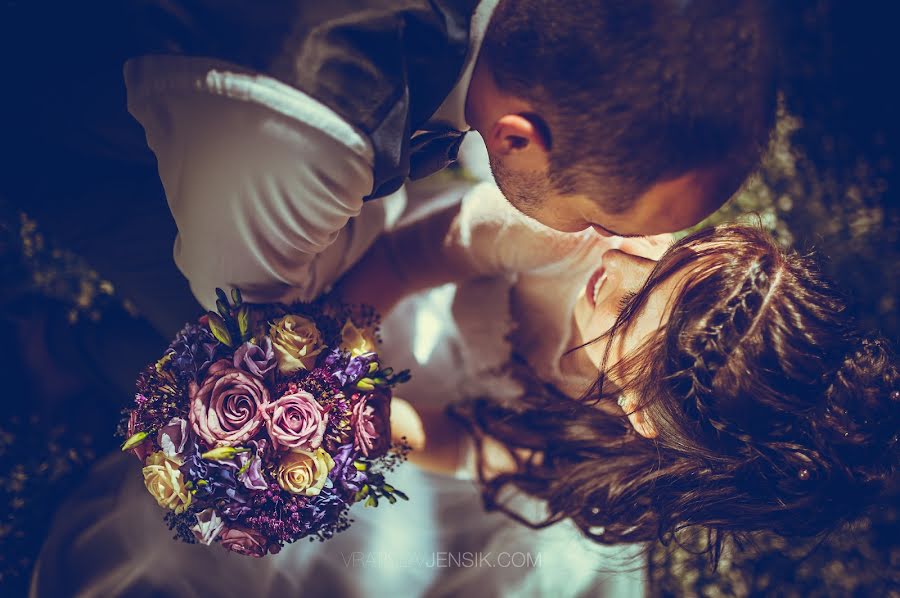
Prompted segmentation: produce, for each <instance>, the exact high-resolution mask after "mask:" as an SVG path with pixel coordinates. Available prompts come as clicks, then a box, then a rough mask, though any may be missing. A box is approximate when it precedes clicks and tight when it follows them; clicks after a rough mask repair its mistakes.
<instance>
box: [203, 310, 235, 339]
mask: <svg viewBox="0 0 900 598" xmlns="http://www.w3.org/2000/svg"><path fill="white" fill-rule="evenodd" d="M206 315H207V316H209V331H210V332H212V334H213V336H214V337H216V340H218V341H219V342H220V343H222V344H223V345H225V346H228V347H230V346H231V345H232V340H231V333H230V332H228V326H226V325H225V320H223V319H222V317H221V316H220V315H219V314H217V313H216V312H214V311H211V312H208V313H207V314H206Z"/></svg>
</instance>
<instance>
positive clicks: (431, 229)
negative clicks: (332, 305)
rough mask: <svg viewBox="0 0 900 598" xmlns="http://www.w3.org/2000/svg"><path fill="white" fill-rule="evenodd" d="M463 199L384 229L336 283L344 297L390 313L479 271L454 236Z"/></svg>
mask: <svg viewBox="0 0 900 598" xmlns="http://www.w3.org/2000/svg"><path fill="white" fill-rule="evenodd" d="M459 211H460V206H459V204H455V205H452V206H450V207H448V208H445V209H443V210H440V211H438V212H436V213H434V214H431V215H429V216H427V217H426V218H423V219H422V220H418V221H416V222H413V223H412V224H410V225H407V226H405V227H402V228H400V229H397V230H396V231H393V232H391V233H388V234H385V235H382V236H381V237H380V238H379V239H378V240H377V241H376V242H375V244H374V245H372V247H371V248H370V249H369V251H368V252H367V253H366V254H365V255H364V256H363V258H362V259H361V260H360V261H359V262H357V263H356V265H355V266H353V268H351V269H350V271H349V272H347V274H346V275H345V276H344V277H343V279H342V280H341V282H340V283H339V284H338V286H337V287H336V292H337V293H338V295H339V297H340V298H341V300H342V301H345V302H348V303H366V304H368V305H371V306H373V307H374V308H375V309H376V310H377V311H378V312H379V313H381V314H386V313H387V312H389V311H390V310H391V308H392V307H393V306H394V305H395V304H396V303H397V302H398V301H400V300H401V299H402V298H403V297H405V296H407V295H410V294H412V293H415V292H417V291H421V290H424V289H428V288H432V287H436V286H440V285H442V284H445V283H448V282H458V281H461V280H465V279H467V278H470V277H472V276H475V275H477V274H478V271H477V270H476V269H475V268H474V267H473V265H472V262H471V260H469V259H467V258H466V256H465V255H464V254H463V252H460V251H456V250H455V245H454V244H453V243H452V242H450V241H449V238H450V236H451V230H452V228H453V224H454V220H455V219H456V218H457V216H458V215H459Z"/></svg>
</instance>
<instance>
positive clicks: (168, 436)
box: [156, 417, 189, 457]
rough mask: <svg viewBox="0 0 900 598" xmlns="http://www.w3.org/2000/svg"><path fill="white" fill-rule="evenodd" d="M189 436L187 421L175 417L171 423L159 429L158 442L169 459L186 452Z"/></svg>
mask: <svg viewBox="0 0 900 598" xmlns="http://www.w3.org/2000/svg"><path fill="white" fill-rule="evenodd" d="M188 435H189V433H188V425H187V420H185V419H184V418H181V417H173V418H172V419H170V420H169V423H167V424H166V425H165V426H163V427H162V428H160V429H159V434H157V437H156V442H157V444H159V448H161V449H162V451H163V453H165V454H166V456H167V457H177V456H179V455H181V453H182V451H184V446H185V445H186V444H187V441H188Z"/></svg>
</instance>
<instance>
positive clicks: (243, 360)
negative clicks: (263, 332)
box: [234, 336, 278, 379]
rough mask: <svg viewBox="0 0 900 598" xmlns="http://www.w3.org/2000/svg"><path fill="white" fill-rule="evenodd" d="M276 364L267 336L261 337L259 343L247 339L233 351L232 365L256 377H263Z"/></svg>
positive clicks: (270, 341)
mask: <svg viewBox="0 0 900 598" xmlns="http://www.w3.org/2000/svg"><path fill="white" fill-rule="evenodd" d="M277 365H278V360H277V359H276V358H275V351H274V350H273V349H272V340H271V339H270V338H269V337H267V336H264V337H263V338H262V340H261V341H260V344H259V345H256V344H253V343H251V342H249V341H248V342H246V343H244V344H243V345H241V346H240V347H238V348H237V351H235V352H234V367H236V368H241V369H244V370H246V371H248V372H250V373H251V374H253V375H254V376H256V377H257V378H263V379H264V378H265V377H266V376H267V375H268V374H269V372H271V371H273V370H274V369H275V366H277Z"/></svg>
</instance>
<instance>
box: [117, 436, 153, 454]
mask: <svg viewBox="0 0 900 598" xmlns="http://www.w3.org/2000/svg"><path fill="white" fill-rule="evenodd" d="M148 436H150V434H149V433H148V432H138V433H137V434H132V435H131V437H130V438H128V440H126V441H125V442H124V443H123V444H122V450H123V451H130V450H131V449H133V448H134V447H136V446H139V445H141V444H143V443H144V441H145V440H147V437H148Z"/></svg>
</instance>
